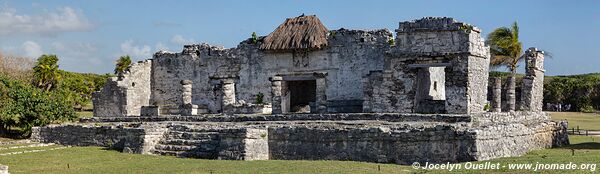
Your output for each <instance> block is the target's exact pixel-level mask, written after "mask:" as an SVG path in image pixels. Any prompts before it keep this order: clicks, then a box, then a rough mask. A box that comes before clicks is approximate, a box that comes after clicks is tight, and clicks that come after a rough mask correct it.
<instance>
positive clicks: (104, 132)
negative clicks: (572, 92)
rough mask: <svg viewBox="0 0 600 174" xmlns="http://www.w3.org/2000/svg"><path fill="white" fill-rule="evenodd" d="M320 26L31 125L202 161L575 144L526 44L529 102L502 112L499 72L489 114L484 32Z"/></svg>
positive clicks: (223, 54)
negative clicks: (310, 34)
mask: <svg viewBox="0 0 600 174" xmlns="http://www.w3.org/2000/svg"><path fill="white" fill-rule="evenodd" d="M304 18H308V19H312V21H310V22H307V23H313V24H314V23H320V21H318V20H315V17H314V16H311V17H304V16H301V17H298V18H294V19H293V20H290V19H288V20H286V24H287V23H288V22H289V21H296V22H294V23H290V24H289V26H284V27H294V26H295V25H304V24H306V23H304V22H302V21H303V20H304ZM298 21H300V22H298ZM309 27H310V26H309ZM316 28H318V29H320V31H321V32H319V33H322V34H323V35H322V36H319V37H320V38H318V39H315V40H320V41H323V42H320V43H319V42H316V41H315V42H312V43H309V44H305V45H293V44H298V43H296V42H292V43H291V44H292V45H291V46H290V45H285V44H283V45H281V42H282V41H286V39H288V38H284V39H281V38H279V39H278V38H274V35H269V36H268V38H269V39H265V38H264V37H259V38H256V40H254V39H248V40H245V41H243V42H241V43H240V44H239V45H238V46H237V47H236V48H230V49H224V48H220V47H215V46H210V45H207V44H201V45H185V46H184V48H183V51H182V52H181V53H169V52H164V51H161V52H157V53H156V54H154V57H153V59H150V60H147V61H143V62H139V63H136V64H133V65H132V66H131V67H130V69H129V71H127V72H126V73H124V74H121V75H120V76H119V78H113V79H110V80H109V81H108V83H107V84H106V86H105V87H104V88H103V89H102V91H100V92H98V93H96V94H95V95H94V105H95V107H96V108H95V111H94V115H95V117H94V118H89V119H82V120H81V123H78V124H74V125H52V126H46V127H36V128H34V129H33V134H32V139H34V140H37V141H40V142H54V143H60V144H68V145H82V146H86V145H96V146H108V147H113V148H116V149H121V150H123V151H124V152H130V153H149V154H160V155H175V156H182V157H195V158H206V159H237V160H266V159H318V160H354V161H367V162H382V163H398V164H410V163H413V162H436V163H438V162H462V161H472V160H486V159H492V158H499V157H507V156H518V155H522V154H524V153H526V152H528V151H530V150H532V149H538V148H548V147H556V146H561V145H564V144H568V139H567V138H568V137H567V134H566V127H565V126H564V124H562V123H557V122H553V121H550V120H549V118H548V115H547V114H546V113H543V112H541V101H542V97H543V95H542V92H543V73H544V70H543V52H540V51H537V50H535V49H533V48H531V49H529V50H528V51H527V52H526V60H527V70H526V72H527V76H526V78H525V79H524V88H523V90H522V91H523V93H522V96H523V98H522V100H521V102H520V103H521V105H522V108H523V111H511V112H500V111H501V110H500V106H501V104H502V103H501V100H500V95H501V94H500V93H501V91H500V90H501V89H500V88H501V87H500V81H499V80H494V83H493V84H492V86H493V87H492V88H493V91H492V93H493V94H494V95H492V97H491V100H492V101H493V102H492V109H491V111H493V112H487V111H486V110H484V106H485V105H486V104H487V102H488V101H487V97H488V71H489V61H490V53H489V48H488V47H487V46H485V45H484V41H483V39H482V38H481V35H480V30H479V29H477V28H476V27H473V26H471V25H469V24H465V23H462V22H458V21H455V20H454V19H452V18H446V17H441V18H440V17H436V18H432V17H427V18H423V19H419V20H415V21H408V22H401V23H400V26H399V28H398V29H397V30H396V39H395V42H392V40H391V39H392V38H393V37H392V33H391V32H389V31H388V30H373V31H363V30H347V29H339V30H329V33H328V34H325V31H327V30H325V28H324V27H323V26H319V27H316ZM276 31H282V30H279V28H278V30H276ZM290 31H295V30H290ZM278 34H281V33H278ZM295 34H298V35H303V34H306V33H295ZM292 40H293V39H292ZM298 40H299V41H300V42H301V41H302V39H296V41H298ZM324 41H326V42H324ZM263 42H265V43H267V42H268V43H269V45H268V46H262V47H261V44H262V43H263ZM392 43H395V44H392ZM278 44H279V45H278ZM301 44H302V43H301ZM308 45H313V46H315V48H312V47H309V46H308ZM263 47H266V48H294V49H283V50H277V49H261V48H263ZM295 48H307V49H295ZM208 113H210V114H208ZM131 116H135V117H131Z"/></svg>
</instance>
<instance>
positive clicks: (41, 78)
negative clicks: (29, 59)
mask: <svg viewBox="0 0 600 174" xmlns="http://www.w3.org/2000/svg"><path fill="white" fill-rule="evenodd" d="M58 71H59V70H58V57H56V55H42V56H40V57H39V58H38V59H37V63H36V65H35V66H34V67H33V77H34V85H36V86H37V87H39V88H41V89H43V90H46V91H49V90H50V89H52V88H53V87H56V84H57V83H58V81H59V79H60V74H59V72H58Z"/></svg>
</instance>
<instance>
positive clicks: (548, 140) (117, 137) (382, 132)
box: [32, 112, 568, 164]
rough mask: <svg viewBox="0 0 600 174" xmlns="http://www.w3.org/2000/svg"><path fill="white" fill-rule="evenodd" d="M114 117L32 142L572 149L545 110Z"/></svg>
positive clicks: (258, 150)
mask: <svg viewBox="0 0 600 174" xmlns="http://www.w3.org/2000/svg"><path fill="white" fill-rule="evenodd" d="M113 118H114V119H115V120H112V121H115V123H109V122H99V123H95V124H103V125H112V126H91V124H88V125H87V126H86V125H62V126H47V127H41V128H40V127H36V128H34V129H33V135H32V139H34V140H37V141H41V142H53V143H60V144H67V145H81V146H86V145H92V146H107V147H113V148H117V149H123V151H124V152H132V153H152V154H163V155H177V156H182V157H195V158H206V159H235V160H266V159H275V160H277V159H293V160H352V161H366V162H380V163H398V164H411V163H413V162H436V163H442V162H464V161H473V160H486V159H493V158H500V157H508V156H519V155H522V154H524V153H526V152H528V151H530V150H533V149H540V148H549V147H557V146H562V145H565V144H568V135H567V130H566V125H565V124H564V123H557V122H552V121H549V120H548V116H547V114H545V113H541V112H506V113H497V112H486V113H479V114H475V115H447V114H439V115H433V114H383V113H373V114H368V113H367V114H355V113H348V114H286V115H273V116H265V115H262V116H261V115H254V116H239V115H232V116H226V115H221V116H215V115H207V116H206V117H200V116H172V117H113ZM113 118H110V119H113ZM106 119H109V118H108V117H105V118H103V120H98V121H111V120H106ZM140 119H147V120H140ZM190 119H191V120H190ZM194 119H195V120H194ZM139 122H144V124H142V125H138V124H139Z"/></svg>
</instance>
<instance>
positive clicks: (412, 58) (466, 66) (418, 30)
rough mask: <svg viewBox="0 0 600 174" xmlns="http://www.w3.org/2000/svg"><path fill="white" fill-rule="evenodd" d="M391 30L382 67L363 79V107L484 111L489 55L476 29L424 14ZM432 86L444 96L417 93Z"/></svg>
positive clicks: (388, 110) (374, 110) (382, 109)
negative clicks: (391, 39)
mask: <svg viewBox="0 0 600 174" xmlns="http://www.w3.org/2000/svg"><path fill="white" fill-rule="evenodd" d="M396 32H397V37H396V43H397V44H396V45H395V47H393V48H392V49H391V50H390V51H389V54H388V55H387V57H386V59H385V69H384V70H383V72H376V73H373V74H371V76H373V77H368V78H369V79H373V80H374V81H367V82H366V83H365V85H367V87H365V89H366V91H365V99H364V100H365V102H366V103H365V106H364V107H365V108H366V109H365V110H366V111H369V112H420V113H454V114H462V113H479V112H484V111H483V106H484V105H485V102H486V94H487V78H488V68H489V58H490V54H489V48H487V47H486V46H485V45H484V42H483V39H482V38H481V36H480V34H479V33H480V31H479V29H477V28H475V27H472V26H471V25H468V24H464V23H460V22H456V21H455V20H453V19H452V18H423V19H420V20H416V21H409V22H401V23H400V27H399V28H398V29H397V30H396ZM440 70H443V71H440ZM420 74H427V75H429V77H432V78H429V79H427V78H424V77H422V75H420ZM433 77H437V78H433ZM431 84H434V85H433V86H432V85H431ZM369 85H373V86H371V87H369ZM436 86H440V87H436ZM434 89H435V90H444V92H441V93H440V94H443V95H444V97H437V98H432V97H429V98H428V97H427V96H428V95H429V94H430V93H427V94H428V95H423V94H424V93H423V92H420V91H422V90H424V91H431V90H434Z"/></svg>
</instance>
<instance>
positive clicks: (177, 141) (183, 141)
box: [159, 139, 219, 146]
mask: <svg viewBox="0 0 600 174" xmlns="http://www.w3.org/2000/svg"><path fill="white" fill-rule="evenodd" d="M159 143H160V144H164V145H184V146H199V145H205V144H218V143H219V141H218V140H211V139H201V140H190V139H164V140H162V141H160V142H159Z"/></svg>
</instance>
